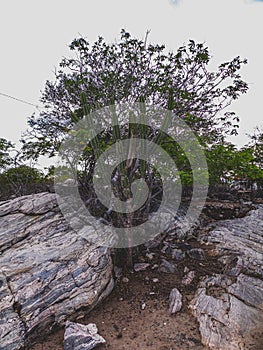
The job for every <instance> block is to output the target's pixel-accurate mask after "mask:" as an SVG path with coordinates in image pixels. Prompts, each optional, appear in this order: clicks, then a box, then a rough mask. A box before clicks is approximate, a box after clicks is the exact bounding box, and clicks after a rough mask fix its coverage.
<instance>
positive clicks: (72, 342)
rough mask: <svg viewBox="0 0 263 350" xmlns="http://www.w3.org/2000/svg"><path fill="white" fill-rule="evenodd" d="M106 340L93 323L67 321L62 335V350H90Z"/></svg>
mask: <svg viewBox="0 0 263 350" xmlns="http://www.w3.org/2000/svg"><path fill="white" fill-rule="evenodd" d="M104 343H106V340H105V339H104V338H103V337H102V336H100V335H99V334H98V328H97V326H96V325H95V323H90V324H88V325H84V324H80V323H74V322H69V321H67V323H66V330H65V335H64V350H91V349H94V348H95V347H96V346H97V345H99V344H104Z"/></svg>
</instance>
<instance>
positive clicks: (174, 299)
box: [169, 288, 183, 315]
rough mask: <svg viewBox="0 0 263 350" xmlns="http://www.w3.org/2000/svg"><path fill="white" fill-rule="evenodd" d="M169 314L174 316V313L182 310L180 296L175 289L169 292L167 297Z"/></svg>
mask: <svg viewBox="0 0 263 350" xmlns="http://www.w3.org/2000/svg"><path fill="white" fill-rule="evenodd" d="M169 303H170V306H169V314H170V315H172V314H175V313H176V312H178V311H180V310H181V308H182V305H183V303H182V294H181V293H180V292H179V290H178V289H177V288H173V289H172V290H171V293H170V296H169Z"/></svg>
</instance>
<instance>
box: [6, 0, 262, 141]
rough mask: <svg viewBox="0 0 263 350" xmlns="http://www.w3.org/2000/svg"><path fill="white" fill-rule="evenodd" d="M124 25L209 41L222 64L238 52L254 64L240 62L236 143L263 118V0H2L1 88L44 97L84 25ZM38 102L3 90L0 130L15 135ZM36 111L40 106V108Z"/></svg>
mask: <svg viewBox="0 0 263 350" xmlns="http://www.w3.org/2000/svg"><path fill="white" fill-rule="evenodd" d="M121 28H125V29H126V30H128V31H129V32H130V33H131V34H132V35H133V36H135V37H137V38H143V37H144V36H145V32H146V30H151V32H150V36H149V41H151V42H155V43H159V44H162V43H164V44H165V45H166V47H167V49H169V50H174V51H175V50H176V49H177V48H178V47H179V46H181V45H182V44H183V43H187V42H188V40H189V39H194V40H195V41H198V42H203V41H205V43H206V45H207V46H208V48H209V50H210V52H211V53H212V55H213V66H214V67H215V66H217V65H218V64H219V63H222V62H224V61H227V60H231V59H232V58H234V57H235V56H237V55H240V56H241V57H246V58H248V60H249V64H248V65H246V66H245V68H244V69H243V70H242V72H241V73H242V76H243V78H244V79H245V80H246V81H247V82H248V83H249V84H250V91H249V92H248V94H247V95H244V96H242V97H241V98H240V100H238V101H237V102H235V103H234V104H233V105H232V106H231V108H230V109H231V110H234V111H236V112H237V113H238V114H239V116H240V117H241V124H240V126H241V127H240V135H239V136H238V137H237V138H234V139H232V141H233V142H235V143H237V144H238V145H242V144H244V143H245V142H246V141H247V138H246V136H245V134H246V133H247V132H251V131H252V130H253V128H254V127H255V126H256V125H262V112H261V105H262V91H263V89H262V87H263V83H262V77H263V64H262V62H263V48H262V33H263V31H262V29H263V2H262V1H253V0H177V1H176V0H173V1H172V0H171V1H169V0H133V1H128V0H97V1H96V0H74V1H69V0H55V1H51V0H45V1H39V0H23V1H21V0H9V1H2V2H1V13H0V36H1V64H0V92H1V93H5V94H9V95H12V96H15V97H17V98H21V99H24V100H27V101H29V102H31V103H34V104H39V102H38V100H39V97H40V95H41V93H40V91H41V90H43V88H44V84H45V81H46V80H47V79H53V77H54V75H53V72H54V69H55V67H57V66H58V63H59V62H60V61H61V59H62V57H63V56H68V54H69V50H68V45H69V44H70V42H71V41H72V40H73V39H74V38H75V37H78V36H79V33H80V34H81V35H83V36H85V37H87V39H88V40H89V41H90V42H93V41H95V40H96V39H97V37H98V36H99V35H101V36H103V37H104V38H105V39H106V40H107V41H110V42H111V41H113V40H114V39H116V38H118V36H119V33H120V29H121ZM34 111H36V110H35V109H34V107H31V106H29V105H25V104H22V103H19V102H16V101H14V100H11V99H7V98H5V97H2V96H0V112H1V114H0V118H1V132H0V137H4V138H7V139H9V140H12V141H14V142H17V141H18V140H19V139H20V136H21V132H23V131H25V130H26V128H27V125H26V120H27V117H28V116H30V115H31V114H32V113H33V112H34ZM36 112H37V111H36Z"/></svg>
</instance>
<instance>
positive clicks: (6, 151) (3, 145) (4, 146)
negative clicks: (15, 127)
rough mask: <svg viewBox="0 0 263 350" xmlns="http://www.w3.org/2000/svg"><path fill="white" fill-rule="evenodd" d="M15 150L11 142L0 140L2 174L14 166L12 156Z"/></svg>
mask: <svg viewBox="0 0 263 350" xmlns="http://www.w3.org/2000/svg"><path fill="white" fill-rule="evenodd" d="M13 150H14V145H13V144H12V143H11V142H10V141H7V140H6V139H3V138H0V173H1V172H3V171H4V170H5V169H7V168H8V167H9V166H11V165H12V164H13V162H14V158H13V157H12V156H11V151H13Z"/></svg>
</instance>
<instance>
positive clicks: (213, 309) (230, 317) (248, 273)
mask: <svg viewBox="0 0 263 350" xmlns="http://www.w3.org/2000/svg"><path fill="white" fill-rule="evenodd" d="M203 239H204V240H205V241H207V242H208V243H214V244H216V250H217V254H218V255H219V256H220V258H219V259H220V261H221V263H222V265H223V270H224V273H222V274H221V275H216V276H210V277H206V278H205V279H204V280H203V281H202V282H201V283H200V286H199V289H198V291H197V293H196V295H195V298H194V300H193V301H192V302H191V305H190V308H191V309H192V311H193V313H194V315H195V316H196V317H197V319H198V321H199V323H200V333H201V336H202V341H203V343H204V344H205V345H208V346H209V347H210V348H211V349H218V350H241V349H242V350H248V349H251V350H252V349H253V350H259V349H263V339H262V335H263V332H262V329H263V206H261V207H259V208H258V209H257V210H254V211H251V212H250V213H249V215H248V216H246V217H244V218H240V219H234V220H227V221H222V222H218V223H217V224H216V226H215V228H214V229H213V230H212V231H210V232H209V234H208V236H207V237H204V238H203Z"/></svg>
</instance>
